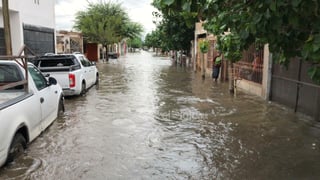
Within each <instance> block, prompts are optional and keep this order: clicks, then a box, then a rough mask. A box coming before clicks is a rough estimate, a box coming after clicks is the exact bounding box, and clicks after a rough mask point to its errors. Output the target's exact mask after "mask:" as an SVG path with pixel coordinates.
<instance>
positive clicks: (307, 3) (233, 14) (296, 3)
mask: <svg viewBox="0 0 320 180" xmlns="http://www.w3.org/2000/svg"><path fill="white" fill-rule="evenodd" d="M154 2H156V3H158V4H160V6H162V9H165V10H166V12H167V13H169V14H176V13H179V14H187V15H188V16H192V15H193V16H197V17H201V20H206V26H205V28H206V29H207V30H208V31H209V32H211V33H213V34H215V35H217V36H218V47H219V48H220V50H221V51H222V52H223V53H224V54H227V55H228V56H229V57H230V58H233V59H231V60H233V61H236V60H239V59H240V58H241V52H242V50H245V49H247V48H248V47H249V46H250V45H251V44H252V43H261V44H266V43H268V44H269V48H270V51H271V52H272V53H273V54H274V60H276V61H277V62H279V63H281V64H284V65H288V64H289V63H290V59H291V58H292V57H300V58H302V59H303V60H306V61H308V62H310V64H312V67H311V68H310V70H309V75H310V77H311V78H312V79H313V80H315V81H316V82H317V83H320V65H319V64H320V21H319V15H320V8H319V3H320V2H319V1H318V0H304V1H303V0H291V1H287V0H278V1H274V0H265V1H253V0H243V1H237V0H204V1H201V2H200V1H198V2H197V1H194V0H154ZM179 7H180V8H179ZM189 7H190V8H189ZM197 9H199V10H200V11H197ZM198 19H199V18H198ZM227 31H229V33H227V34H225V32H227Z"/></svg>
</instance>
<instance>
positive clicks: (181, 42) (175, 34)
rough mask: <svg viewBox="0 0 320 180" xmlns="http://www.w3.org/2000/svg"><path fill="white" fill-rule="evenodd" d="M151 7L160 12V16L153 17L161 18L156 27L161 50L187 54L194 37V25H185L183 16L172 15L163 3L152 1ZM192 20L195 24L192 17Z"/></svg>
mask: <svg viewBox="0 0 320 180" xmlns="http://www.w3.org/2000/svg"><path fill="white" fill-rule="evenodd" d="M153 6H154V7H156V8H157V9H158V10H159V11H160V12H161V14H160V13H155V14H154V15H155V16H161V17H162V21H161V22H160V23H159V24H158V26H157V29H158V30H159V32H160V35H161V38H160V40H161V44H162V47H161V48H162V49H165V50H183V51H186V52H189V51H190V46H191V40H193V36H194V27H195V24H194V23H190V24H188V23H186V20H185V18H186V17H185V16H184V14H180V13H173V12H174V11H170V10H169V9H168V8H167V7H166V3H165V2H162V1H159V0H154V1H153ZM177 7H178V6H177ZM190 17H191V16H190ZM193 19H194V20H193V21H194V22H195V18H194V17H193Z"/></svg>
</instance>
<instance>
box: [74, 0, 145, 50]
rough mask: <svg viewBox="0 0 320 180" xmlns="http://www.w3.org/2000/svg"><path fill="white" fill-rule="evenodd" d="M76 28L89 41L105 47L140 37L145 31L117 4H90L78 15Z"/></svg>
mask: <svg viewBox="0 0 320 180" xmlns="http://www.w3.org/2000/svg"><path fill="white" fill-rule="evenodd" d="M75 19H76V20H75V26H74V28H75V29H76V30H78V31H81V32H82V33H83V35H84V37H85V38H87V40H89V41H91V42H96V43H101V44H103V45H105V46H106V45H108V44H113V43H116V42H119V41H121V40H122V39H124V38H135V37H139V36H140V33H141V32H142V31H143V28H142V26H141V25H140V24H139V23H135V22H132V21H131V20H130V19H129V16H128V14H127V12H126V11H125V10H124V9H123V8H122V7H121V5H120V4H116V3H111V2H109V3H106V2H100V3H96V4H94V3H90V4H89V6H88V8H87V10H85V11H79V12H77V14H76V18H75Z"/></svg>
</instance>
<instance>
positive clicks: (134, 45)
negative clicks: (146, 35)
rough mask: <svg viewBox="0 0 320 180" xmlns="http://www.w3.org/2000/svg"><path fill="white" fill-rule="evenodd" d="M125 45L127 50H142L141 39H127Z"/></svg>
mask: <svg viewBox="0 0 320 180" xmlns="http://www.w3.org/2000/svg"><path fill="white" fill-rule="evenodd" d="M127 43H128V46H129V48H131V49H133V51H135V49H139V48H142V40H141V38H138V37H136V38H132V39H129V40H128V41H127Z"/></svg>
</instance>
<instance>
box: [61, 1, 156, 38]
mask: <svg viewBox="0 0 320 180" xmlns="http://www.w3.org/2000/svg"><path fill="white" fill-rule="evenodd" d="M88 1H89V2H93V3H95V2H99V1H101V0H56V7H55V11H56V29H57V30H68V31H70V30H72V27H73V25H74V16H75V14H76V12H78V11H83V10H86V8H87V7H88ZM109 1H110V0H106V1H105V2H109ZM111 2H114V3H120V4H121V5H122V7H123V8H124V9H125V10H126V12H127V13H128V15H129V17H130V19H131V20H132V21H134V22H139V23H140V24H142V25H143V27H144V29H145V33H148V32H151V31H152V30H153V29H155V25H154V24H153V22H152V20H153V17H152V12H153V11H155V9H154V7H153V6H151V3H152V0H112V1H111ZM145 33H144V34H145Z"/></svg>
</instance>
